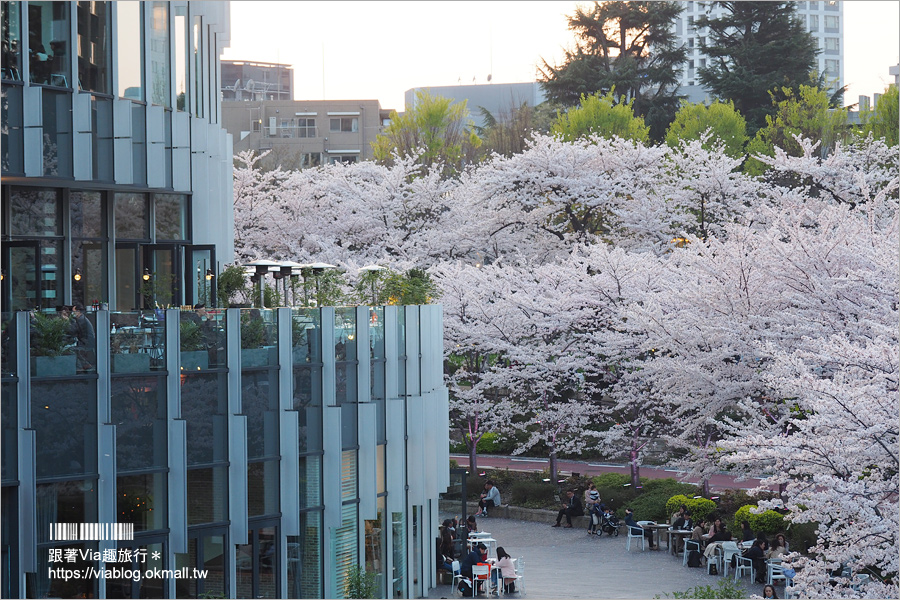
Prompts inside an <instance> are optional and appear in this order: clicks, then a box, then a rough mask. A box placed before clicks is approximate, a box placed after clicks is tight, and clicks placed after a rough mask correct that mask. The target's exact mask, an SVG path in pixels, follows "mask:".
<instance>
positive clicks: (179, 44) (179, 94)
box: [173, 6, 190, 110]
mask: <svg viewBox="0 0 900 600" xmlns="http://www.w3.org/2000/svg"><path fill="white" fill-rule="evenodd" d="M173 10H174V12H175V108H176V109H178V110H188V109H189V108H190V100H189V99H188V85H187V73H188V66H189V62H188V51H187V49H188V20H187V11H188V7H187V6H175V7H173Z"/></svg>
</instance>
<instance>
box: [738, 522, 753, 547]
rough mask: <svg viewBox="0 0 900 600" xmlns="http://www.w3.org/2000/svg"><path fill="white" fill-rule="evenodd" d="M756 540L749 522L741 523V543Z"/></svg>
mask: <svg viewBox="0 0 900 600" xmlns="http://www.w3.org/2000/svg"><path fill="white" fill-rule="evenodd" d="M754 539H756V534H755V533H753V530H752V529H750V523H748V522H747V521H741V541H742V542H750V541H753V540H754Z"/></svg>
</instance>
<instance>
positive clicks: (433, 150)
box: [372, 90, 481, 175]
mask: <svg viewBox="0 0 900 600" xmlns="http://www.w3.org/2000/svg"><path fill="white" fill-rule="evenodd" d="M480 145H481V139H479V137H478V135H476V134H475V131H474V122H473V121H472V119H471V118H470V117H469V111H468V110H467V108H466V101H465V100H463V101H462V102H453V100H450V99H449V98H444V97H442V96H432V95H431V94H429V93H428V92H427V91H425V90H422V91H419V92H416V105H415V106H414V107H413V108H412V109H411V110H408V111H406V112H405V113H403V114H402V115H400V114H397V111H393V112H391V123H390V125H388V126H387V127H386V128H385V130H384V132H383V133H381V134H379V135H378V136H377V137H376V138H375V141H374V142H372V150H373V153H374V155H375V159H376V160H377V161H379V162H380V163H382V164H388V165H389V164H392V163H393V161H394V156H395V155H399V156H401V157H402V156H408V155H412V154H416V153H419V162H420V163H421V164H423V165H425V166H427V167H433V166H436V165H442V168H443V170H444V173H445V174H446V175H452V174H454V173H457V172H459V171H461V170H462V169H463V167H465V165H467V164H471V163H472V162H473V161H474V160H475V154H476V150H477V149H478V147H479V146H480Z"/></svg>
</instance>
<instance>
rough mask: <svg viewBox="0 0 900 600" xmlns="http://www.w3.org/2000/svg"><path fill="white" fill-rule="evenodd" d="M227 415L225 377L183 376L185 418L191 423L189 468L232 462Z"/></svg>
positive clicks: (209, 375) (182, 400)
mask: <svg viewBox="0 0 900 600" xmlns="http://www.w3.org/2000/svg"><path fill="white" fill-rule="evenodd" d="M227 412H228V394H227V382H226V376H225V374H224V373H202V374H201V373H195V372H193V371H185V372H184V373H183V375H182V384H181V417H182V418H183V419H184V420H185V421H187V461H188V464H189V465H191V464H204V463H212V462H219V461H226V460H228V439H227V436H226V432H227Z"/></svg>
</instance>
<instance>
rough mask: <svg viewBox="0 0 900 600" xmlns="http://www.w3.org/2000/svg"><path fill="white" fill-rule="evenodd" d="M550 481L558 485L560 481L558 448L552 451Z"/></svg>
mask: <svg viewBox="0 0 900 600" xmlns="http://www.w3.org/2000/svg"><path fill="white" fill-rule="evenodd" d="M550 481H552V482H553V485H557V482H558V481H559V480H558V479H557V477H556V448H553V449H552V450H551V451H550Z"/></svg>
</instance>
